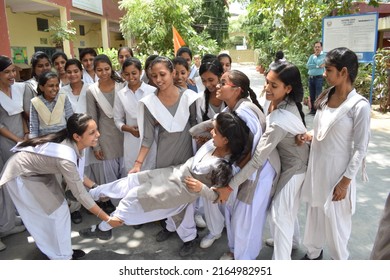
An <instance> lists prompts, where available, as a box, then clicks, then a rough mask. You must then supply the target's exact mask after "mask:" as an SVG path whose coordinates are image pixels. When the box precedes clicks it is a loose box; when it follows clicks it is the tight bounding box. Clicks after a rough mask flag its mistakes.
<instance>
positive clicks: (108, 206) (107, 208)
mask: <svg viewBox="0 0 390 280" xmlns="http://www.w3.org/2000/svg"><path fill="white" fill-rule="evenodd" d="M98 205H99V206H100V208H102V209H103V210H104V212H106V213H107V214H111V213H112V212H114V211H115V209H116V207H115V206H114V204H112V202H111V200H107V201H104V202H103V201H101V202H99V203H98Z"/></svg>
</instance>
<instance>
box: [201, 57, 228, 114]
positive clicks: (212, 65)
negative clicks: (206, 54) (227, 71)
mask: <svg viewBox="0 0 390 280" xmlns="http://www.w3.org/2000/svg"><path fill="white" fill-rule="evenodd" d="M206 72H211V73H213V74H214V75H216V76H217V77H218V80H219V79H221V76H222V74H223V67H222V64H221V63H220V62H219V60H218V59H217V58H211V59H209V60H202V63H201V64H200V66H199V76H202V75H203V74H204V73H206ZM210 94H211V93H210V91H209V90H208V89H207V88H205V90H204V98H205V102H206V103H205V112H204V113H203V116H202V120H203V121H207V120H208V119H209V117H208V116H207V114H208V112H209V100H210Z"/></svg>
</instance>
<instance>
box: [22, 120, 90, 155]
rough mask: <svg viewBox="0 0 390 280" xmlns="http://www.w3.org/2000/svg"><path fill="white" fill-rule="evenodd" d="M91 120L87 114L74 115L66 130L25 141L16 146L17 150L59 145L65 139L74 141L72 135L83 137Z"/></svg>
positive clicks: (67, 123)
mask: <svg viewBox="0 0 390 280" xmlns="http://www.w3.org/2000/svg"><path fill="white" fill-rule="evenodd" d="M91 120H93V119H92V117H91V116H90V115H87V114H78V113H75V114H73V115H72V116H70V117H69V119H68V121H67V122H66V128H64V129H62V130H60V131H58V132H56V133H51V134H46V135H42V136H38V137H35V138H31V139H28V140H25V141H23V142H21V143H19V144H18V147H19V148H23V147H29V146H32V147H35V146H37V145H42V144H45V143H48V142H54V143H61V142H62V141H64V140H65V139H67V138H68V139H69V140H72V141H74V139H73V134H74V133H76V134H77V135H80V136H81V135H83V134H84V132H85V131H86V130H87V128H88V122H89V121H91Z"/></svg>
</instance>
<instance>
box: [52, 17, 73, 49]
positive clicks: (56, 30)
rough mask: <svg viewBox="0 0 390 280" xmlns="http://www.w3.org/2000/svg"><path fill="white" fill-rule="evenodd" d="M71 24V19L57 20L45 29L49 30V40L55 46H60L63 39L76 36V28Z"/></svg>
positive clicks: (71, 38) (70, 38) (70, 39)
mask: <svg viewBox="0 0 390 280" xmlns="http://www.w3.org/2000/svg"><path fill="white" fill-rule="evenodd" d="M72 24H73V20H68V21H66V22H63V21H61V20H57V21H55V22H54V23H53V25H51V26H50V27H49V28H48V29H47V31H49V32H50V40H51V41H52V43H53V44H55V45H56V47H58V48H62V46H63V42H64V40H69V41H72V40H74V39H75V38H76V28H75V27H73V26H72Z"/></svg>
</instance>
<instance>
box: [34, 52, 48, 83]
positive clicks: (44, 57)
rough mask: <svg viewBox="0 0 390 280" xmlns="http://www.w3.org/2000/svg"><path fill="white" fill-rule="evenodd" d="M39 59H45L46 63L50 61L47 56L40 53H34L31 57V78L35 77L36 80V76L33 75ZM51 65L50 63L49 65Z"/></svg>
mask: <svg viewBox="0 0 390 280" xmlns="http://www.w3.org/2000/svg"><path fill="white" fill-rule="evenodd" d="M41 59H47V61H48V62H49V63H50V59H49V56H48V55H47V54H46V53H44V52H42V51H37V52H35V53H34V54H33V55H32V57H31V61H30V63H31V68H32V71H31V77H35V78H37V74H36V73H35V67H36V66H37V64H38V62H39V60H41ZM50 65H51V63H50Z"/></svg>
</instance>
